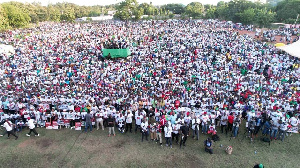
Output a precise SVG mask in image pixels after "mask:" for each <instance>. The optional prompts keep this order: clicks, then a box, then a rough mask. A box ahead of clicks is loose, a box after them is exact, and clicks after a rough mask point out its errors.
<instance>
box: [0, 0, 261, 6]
mask: <svg viewBox="0 0 300 168" xmlns="http://www.w3.org/2000/svg"><path fill="white" fill-rule="evenodd" d="M9 1H12V0H0V2H9ZM13 1H18V2H23V3H25V2H29V3H32V2H41V3H42V5H44V6H46V5H48V4H49V3H52V4H55V3H57V2H71V3H75V4H77V5H80V6H83V5H85V6H92V5H110V4H115V3H118V2H121V1H123V0H13ZM137 1H138V3H143V2H146V3H150V2H152V4H153V5H164V4H169V3H181V4H184V5H187V4H189V3H190V2H201V3H202V4H213V5H216V4H217V3H218V2H219V1H220V0H137ZM223 1H225V2H226V1H230V0H223ZM252 1H255V0H252ZM262 1H265V0H262Z"/></svg>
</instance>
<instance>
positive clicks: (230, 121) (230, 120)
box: [228, 115, 234, 124]
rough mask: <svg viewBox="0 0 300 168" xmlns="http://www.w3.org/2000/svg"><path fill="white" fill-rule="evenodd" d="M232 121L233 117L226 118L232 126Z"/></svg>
mask: <svg viewBox="0 0 300 168" xmlns="http://www.w3.org/2000/svg"><path fill="white" fill-rule="evenodd" d="M233 119H234V116H233V115H230V116H228V123H230V124H233Z"/></svg>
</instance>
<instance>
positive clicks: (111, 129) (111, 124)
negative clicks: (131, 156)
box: [107, 114, 116, 137]
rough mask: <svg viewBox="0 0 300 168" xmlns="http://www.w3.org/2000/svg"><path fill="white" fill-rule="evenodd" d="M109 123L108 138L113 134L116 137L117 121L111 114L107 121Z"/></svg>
mask: <svg viewBox="0 0 300 168" xmlns="http://www.w3.org/2000/svg"><path fill="white" fill-rule="evenodd" d="M107 122H108V137H110V135H111V134H113V135H114V136H116V133H115V127H114V126H115V120H114V119H113V117H112V115H111V114H110V115H109V117H108V119H107Z"/></svg>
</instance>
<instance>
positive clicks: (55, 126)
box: [52, 121, 58, 129]
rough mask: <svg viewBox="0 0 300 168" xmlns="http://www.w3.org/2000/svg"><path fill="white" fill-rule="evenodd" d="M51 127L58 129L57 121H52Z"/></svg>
mask: <svg viewBox="0 0 300 168" xmlns="http://www.w3.org/2000/svg"><path fill="white" fill-rule="evenodd" d="M52 129H58V123H57V121H53V122H52Z"/></svg>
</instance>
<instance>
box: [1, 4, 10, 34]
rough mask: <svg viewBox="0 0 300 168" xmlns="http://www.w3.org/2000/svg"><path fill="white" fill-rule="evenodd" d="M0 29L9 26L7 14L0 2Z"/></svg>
mask: <svg viewBox="0 0 300 168" xmlns="http://www.w3.org/2000/svg"><path fill="white" fill-rule="evenodd" d="M0 20H1V22H0V31H3V30H5V29H7V28H8V27H9V23H8V19H7V15H6V13H5V11H4V9H3V8H2V6H1V4H0Z"/></svg>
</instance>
